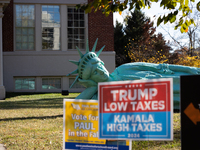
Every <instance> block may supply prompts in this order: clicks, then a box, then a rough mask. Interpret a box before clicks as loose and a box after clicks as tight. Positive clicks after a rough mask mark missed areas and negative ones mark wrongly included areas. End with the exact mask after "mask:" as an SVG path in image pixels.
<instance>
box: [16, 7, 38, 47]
mask: <svg viewBox="0 0 200 150" xmlns="http://www.w3.org/2000/svg"><path fill="white" fill-rule="evenodd" d="M15 8H16V19H15V47H16V50H34V48H35V16H34V5H16V7H15Z"/></svg>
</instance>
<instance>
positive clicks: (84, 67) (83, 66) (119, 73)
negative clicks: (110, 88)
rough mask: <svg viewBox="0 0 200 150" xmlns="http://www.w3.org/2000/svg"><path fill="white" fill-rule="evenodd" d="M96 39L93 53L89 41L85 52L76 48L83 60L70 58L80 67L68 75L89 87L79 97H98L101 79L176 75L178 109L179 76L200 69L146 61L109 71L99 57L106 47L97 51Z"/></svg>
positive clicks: (199, 72)
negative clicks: (74, 76)
mask: <svg viewBox="0 0 200 150" xmlns="http://www.w3.org/2000/svg"><path fill="white" fill-rule="evenodd" d="M97 41H98V39H97V40H96V42H95V44H94V46H93V48H92V51H91V52H90V51H89V46H88V43H87V47H86V53H85V54H82V53H81V51H80V50H79V48H78V47H77V50H78V52H79V55H80V60H79V61H72V60H70V62H72V63H74V64H76V65H77V66H78V69H76V70H75V71H74V72H72V73H70V74H68V76H69V75H71V74H78V75H77V77H76V80H75V82H74V83H76V82H78V83H79V84H81V85H83V86H85V87H86V89H85V90H84V91H83V92H82V93H81V94H80V95H79V96H77V97H76V98H77V99H97V97H98V96H97V90H98V88H97V86H98V82H110V81H125V80H144V79H158V78H173V92H174V97H173V98H174V109H179V108H180V107H179V103H180V76H182V75H198V74H200V68H196V67H188V66H181V65H172V64H154V63H145V62H135V63H127V64H123V65H121V66H119V67H118V68H116V69H115V70H114V72H112V73H109V72H108V71H107V69H106V68H105V66H104V63H103V61H102V60H100V59H99V58H98V56H99V55H100V53H101V52H102V50H103V48H104V47H102V48H101V49H100V50H99V51H98V52H97V53H95V49H96V45H97ZM73 85H74V84H72V86H73Z"/></svg>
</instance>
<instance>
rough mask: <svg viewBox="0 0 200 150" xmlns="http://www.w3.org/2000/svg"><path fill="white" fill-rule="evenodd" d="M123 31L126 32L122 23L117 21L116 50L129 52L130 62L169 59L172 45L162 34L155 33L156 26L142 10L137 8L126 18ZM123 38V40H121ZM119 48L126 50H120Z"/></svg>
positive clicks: (122, 52)
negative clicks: (168, 43) (170, 45)
mask: <svg viewBox="0 0 200 150" xmlns="http://www.w3.org/2000/svg"><path fill="white" fill-rule="evenodd" d="M116 29H118V30H119V31H120V34H119V32H116V31H118V30H116ZM123 31H124V34H123V33H122V24H119V23H116V28H115V39H116V44H117V45H116V47H115V51H116V53H117V54H122V55H124V54H125V55H127V53H128V56H129V57H130V58H129V60H128V61H129V62H131V61H132V62H138V61H145V62H158V61H159V62H161V61H162V62H163V61H164V60H167V58H168V56H169V51H170V50H171V47H169V46H168V45H167V44H166V42H165V40H164V37H163V36H162V34H158V35H156V34H155V31H156V28H155V27H153V23H152V22H151V21H150V18H148V17H146V16H145V14H144V13H142V12H141V11H140V10H137V9H135V10H134V12H131V14H130V15H129V16H127V17H126V18H125V27H124V29H123ZM117 33H118V34H117ZM122 38H123V42H122V41H121V40H120V39H122ZM117 42H118V43H117ZM124 44H125V45H124ZM123 45H124V46H123ZM119 48H120V50H121V49H123V50H124V51H118V49H119ZM126 58H128V57H126ZM116 59H117V58H116Z"/></svg>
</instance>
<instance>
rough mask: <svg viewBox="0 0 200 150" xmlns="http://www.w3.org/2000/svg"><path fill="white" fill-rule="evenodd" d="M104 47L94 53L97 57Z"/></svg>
mask: <svg viewBox="0 0 200 150" xmlns="http://www.w3.org/2000/svg"><path fill="white" fill-rule="evenodd" d="M104 47H105V45H104V46H103V47H102V48H101V49H100V50H99V51H98V52H97V53H96V55H97V56H99V55H100V54H101V52H102V50H103V49H104Z"/></svg>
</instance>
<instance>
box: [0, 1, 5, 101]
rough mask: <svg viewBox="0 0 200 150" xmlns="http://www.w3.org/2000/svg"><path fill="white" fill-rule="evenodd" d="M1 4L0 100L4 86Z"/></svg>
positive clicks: (0, 13)
mask: <svg viewBox="0 0 200 150" xmlns="http://www.w3.org/2000/svg"><path fill="white" fill-rule="evenodd" d="M2 18H3V5H1V4H0V100H2V99H5V96H6V94H5V87H4V86H3V39H2Z"/></svg>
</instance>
